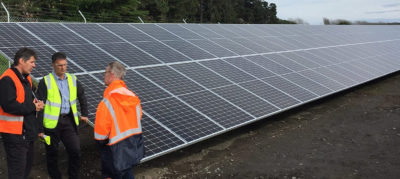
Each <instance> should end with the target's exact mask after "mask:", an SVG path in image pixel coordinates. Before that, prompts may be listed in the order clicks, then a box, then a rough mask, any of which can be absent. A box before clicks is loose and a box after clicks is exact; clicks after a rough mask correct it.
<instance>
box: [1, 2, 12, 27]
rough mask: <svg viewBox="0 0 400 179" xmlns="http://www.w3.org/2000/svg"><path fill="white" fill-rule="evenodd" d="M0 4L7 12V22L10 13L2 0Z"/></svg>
mask: <svg viewBox="0 0 400 179" xmlns="http://www.w3.org/2000/svg"><path fill="white" fill-rule="evenodd" d="M1 5H2V6H3V8H4V10H6V13H7V22H8V23H10V13H9V12H8V10H7V8H6V5H4V3H3V2H1Z"/></svg>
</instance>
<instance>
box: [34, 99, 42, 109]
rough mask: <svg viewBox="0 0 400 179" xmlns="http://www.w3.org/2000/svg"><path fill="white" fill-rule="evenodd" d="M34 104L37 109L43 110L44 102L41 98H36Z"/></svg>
mask: <svg viewBox="0 0 400 179" xmlns="http://www.w3.org/2000/svg"><path fill="white" fill-rule="evenodd" d="M33 104H35V107H36V111H38V112H39V111H41V110H42V109H43V108H44V103H43V101H41V100H37V99H34V100H33Z"/></svg>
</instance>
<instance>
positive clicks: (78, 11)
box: [78, 10, 86, 24]
mask: <svg viewBox="0 0 400 179" xmlns="http://www.w3.org/2000/svg"><path fill="white" fill-rule="evenodd" d="M78 12H79V14H81V16H82V18H83V20H84V21H85V24H86V18H85V16H84V15H83V14H82V12H81V10H78Z"/></svg>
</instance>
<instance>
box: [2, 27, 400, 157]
mask: <svg viewBox="0 0 400 179" xmlns="http://www.w3.org/2000/svg"><path fill="white" fill-rule="evenodd" d="M0 29H1V30H0V51H1V52H2V53H3V55H5V56H7V57H8V58H9V59H12V58H13V56H14V53H15V52H16V51H17V49H18V48H20V47H23V46H27V47H32V48H33V49H35V50H36V51H37V52H38V56H39V58H38V59H37V64H36V65H37V66H36V68H35V69H34V71H33V72H32V75H33V76H35V77H42V76H44V75H46V74H48V73H49V72H51V71H52V69H51V62H50V61H51V60H50V57H51V55H52V54H53V53H54V52H56V51H63V52H66V54H67V56H68V62H69V63H68V71H69V72H71V73H75V74H76V75H77V77H78V80H80V81H81V82H82V83H83V84H84V87H85V90H86V95H87V98H88V100H89V101H88V104H89V112H90V119H91V120H93V119H94V117H93V116H94V114H95V112H96V106H97V104H98V103H99V101H100V100H101V99H102V93H103V90H104V88H105V86H104V84H103V75H104V70H105V67H106V65H107V64H108V63H109V62H111V61H115V60H117V61H119V62H121V63H122V64H123V65H125V66H126V67H127V69H128V71H127V75H126V77H125V81H126V83H127V85H128V87H129V88H130V89H132V90H133V91H134V92H135V93H136V94H137V95H138V96H139V97H140V98H141V100H142V106H143V111H144V118H143V129H144V138H145V147H146V158H145V160H148V159H151V158H154V157H157V156H160V155H163V154H165V153H168V152H170V151H173V150H176V149H179V148H181V147H184V146H187V145H190V144H193V143H196V142H198V141H201V140H204V139H206V138H209V137H212V136H215V135H218V134H220V133H223V132H226V131H229V130H232V129H234V128H237V127H240V126H243V125H245V124H248V123H251V122H254V121H256V120H259V119H262V118H265V117H267V116H270V115H273V114H276V113H279V112H282V111H285V110H287V109H290V108H293V107H296V106H299V105H302V104H305V103H307V102H310V101H313V100H316V99H319V98H322V97H325V96H327V95H330V94H333V93H337V92H339V91H342V90H345V89H348V88H351V87H353V86H356V85H359V84H362V83H365V82H368V81H370V80H373V79H376V78H379V77H382V76H384V75H387V74H390V73H393V72H396V71H398V70H399V69H400V59H399V56H400V27H399V26H306V25H248V24H246V25H238V24H78V23H65V24H63V23H0Z"/></svg>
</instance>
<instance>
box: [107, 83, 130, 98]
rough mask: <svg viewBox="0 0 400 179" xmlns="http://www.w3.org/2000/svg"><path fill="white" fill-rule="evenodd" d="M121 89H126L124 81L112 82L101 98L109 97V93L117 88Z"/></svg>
mask: <svg viewBox="0 0 400 179" xmlns="http://www.w3.org/2000/svg"><path fill="white" fill-rule="evenodd" d="M121 87H124V88H127V87H126V84H125V82H124V81H122V80H116V81H113V82H112V83H111V84H110V85H108V87H107V88H106V90H104V94H103V97H104V98H105V97H107V96H109V95H110V92H111V91H113V90H115V89H117V88H121Z"/></svg>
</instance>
